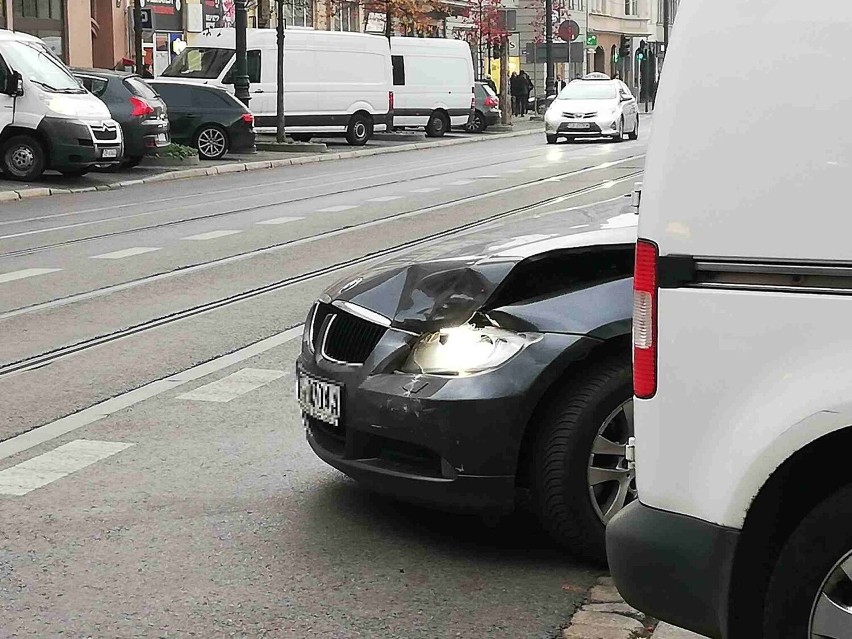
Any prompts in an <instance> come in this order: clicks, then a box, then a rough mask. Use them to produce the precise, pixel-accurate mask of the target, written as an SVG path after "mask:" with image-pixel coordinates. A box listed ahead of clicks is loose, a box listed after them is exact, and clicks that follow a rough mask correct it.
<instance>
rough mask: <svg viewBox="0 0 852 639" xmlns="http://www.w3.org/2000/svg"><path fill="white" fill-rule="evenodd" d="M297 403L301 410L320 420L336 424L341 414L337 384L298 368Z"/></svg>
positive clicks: (339, 388) (338, 386)
mask: <svg viewBox="0 0 852 639" xmlns="http://www.w3.org/2000/svg"><path fill="white" fill-rule="evenodd" d="M296 379H297V385H298V393H299V405H300V406H301V407H302V410H303V411H304V412H305V413H307V414H308V415H310V416H311V417H314V418H316V419H318V420H320V421H323V422H326V423H328V424H331V425H332V426H338V425H339V423H340V415H341V390H342V387H341V386H340V385H339V384H334V383H332V382H326V381H323V380H321V379H317V378H316V377H313V376H311V375H308V374H307V373H306V372H304V371H303V370H299V371H298V372H297V375H296Z"/></svg>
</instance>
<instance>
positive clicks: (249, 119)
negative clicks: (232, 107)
mask: <svg viewBox="0 0 852 639" xmlns="http://www.w3.org/2000/svg"><path fill="white" fill-rule="evenodd" d="M243 122H245V123H246V124H254V115H253V114H251V113H243Z"/></svg>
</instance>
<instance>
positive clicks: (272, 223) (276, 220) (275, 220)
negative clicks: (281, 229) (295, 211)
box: [257, 217, 305, 226]
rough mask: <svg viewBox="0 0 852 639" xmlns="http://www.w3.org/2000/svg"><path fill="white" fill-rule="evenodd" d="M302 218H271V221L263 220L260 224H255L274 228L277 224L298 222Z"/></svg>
mask: <svg viewBox="0 0 852 639" xmlns="http://www.w3.org/2000/svg"><path fill="white" fill-rule="evenodd" d="M304 219H305V218H303V217H273V218H272V219H271V220H263V221H262V222H257V224H268V225H270V226H275V225H278V224H287V222H298V221H299V220H304Z"/></svg>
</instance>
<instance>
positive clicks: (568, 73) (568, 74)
mask: <svg viewBox="0 0 852 639" xmlns="http://www.w3.org/2000/svg"><path fill="white" fill-rule="evenodd" d="M567 19H568V24H569V29H568V47H567V48H568V65H567V66H566V67H565V73H564V74H563V76H562V79H563V80H565V83H566V84H567V83H568V82H571V29H570V24H571V14H570V13H569V14H568V18H567Z"/></svg>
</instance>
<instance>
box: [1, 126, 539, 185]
mask: <svg viewBox="0 0 852 639" xmlns="http://www.w3.org/2000/svg"><path fill="white" fill-rule="evenodd" d="M539 133H542V131H540V130H538V129H537V128H536V129H530V130H526V131H513V132H511V133H501V134H494V135H490V136H480V137H475V138H473V137H471V138H456V139H453V140H441V141H438V142H417V143H415V144H406V145H400V146H393V147H386V148H379V149H364V150H361V151H341V152H338V153H328V154H324V155H312V156H308V157H298V158H286V159H280V160H264V161H260V162H235V163H233V164H220V165H218V166H213V167H209V168H207V167H196V168H192V169H182V170H179V171H169V172H167V173H160V174H158V175H152V176H151V177H147V178H140V179H135V180H124V181H121V182H113V183H112V184H99V185H97V186H84V187H76V188H73V189H55V188H41V187H39V188H34V189H22V190H20V191H0V202H10V201H14V200H22V199H28V198H34V197H46V196H49V195H61V194H67V193H94V192H95V191H117V190H119V189H122V188H125V187H128V186H136V185H139V184H151V183H156V182H169V181H171V180H183V179H187V178H195V177H206V176H209V175H222V174H227V173H243V172H248V171H259V170H265V169H277V168H280V167H284V166H302V165H304V164H315V163H317V162H328V161H331V160H345V159H354V158H360V157H369V156H373V155H387V154H389V153H403V152H405V151H419V150H421V149H434V148H440V147H444V146H458V145H460V144H473V143H477V142H485V141H488V140H494V139H499V138H516V137H521V136H526V135H535V134H539Z"/></svg>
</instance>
